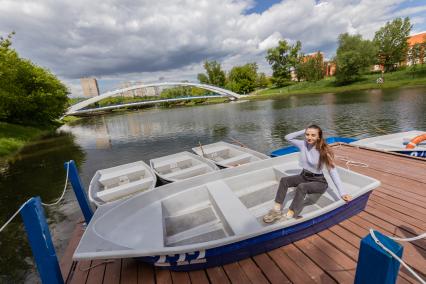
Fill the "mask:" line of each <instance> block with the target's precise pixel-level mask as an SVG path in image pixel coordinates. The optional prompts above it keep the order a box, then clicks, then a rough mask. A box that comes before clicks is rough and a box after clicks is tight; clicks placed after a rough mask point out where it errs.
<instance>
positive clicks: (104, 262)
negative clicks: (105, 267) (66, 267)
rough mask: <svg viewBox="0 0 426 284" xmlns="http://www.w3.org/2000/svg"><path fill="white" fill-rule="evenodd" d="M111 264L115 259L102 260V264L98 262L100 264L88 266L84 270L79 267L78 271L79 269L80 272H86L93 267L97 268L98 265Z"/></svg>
mask: <svg viewBox="0 0 426 284" xmlns="http://www.w3.org/2000/svg"><path fill="white" fill-rule="evenodd" d="M112 262H115V259H110V260H104V261H102V262H100V263H98V264H94V265H92V266H89V267H86V268H81V267H79V269H80V271H87V270H90V269H92V268H95V267H97V266H99V265H102V264H107V263H112Z"/></svg>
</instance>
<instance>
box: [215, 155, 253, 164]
mask: <svg viewBox="0 0 426 284" xmlns="http://www.w3.org/2000/svg"><path fill="white" fill-rule="evenodd" d="M252 156H253V155H250V154H248V153H243V154H241V155H238V156H235V157H232V158H229V159H226V160H222V161H220V163H221V164H223V165H230V164H241V163H242V162H244V163H246V162H248V161H250V158H251V157H252Z"/></svg>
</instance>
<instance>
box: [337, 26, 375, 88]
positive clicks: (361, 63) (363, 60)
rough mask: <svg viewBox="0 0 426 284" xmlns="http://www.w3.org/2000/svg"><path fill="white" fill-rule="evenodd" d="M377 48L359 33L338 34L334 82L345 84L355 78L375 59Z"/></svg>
mask: <svg viewBox="0 0 426 284" xmlns="http://www.w3.org/2000/svg"><path fill="white" fill-rule="evenodd" d="M376 54H377V49H376V47H375V45H374V44H373V42H371V41H369V40H363V39H362V37H361V35H349V34H348V33H344V34H341V35H339V47H338V48H337V51H336V58H335V61H336V82H337V83H338V84H347V83H350V82H352V81H355V80H357V79H358V78H359V77H360V76H361V73H362V72H363V71H364V70H365V69H366V68H368V67H370V66H371V65H372V64H374V62H375V60H376Z"/></svg>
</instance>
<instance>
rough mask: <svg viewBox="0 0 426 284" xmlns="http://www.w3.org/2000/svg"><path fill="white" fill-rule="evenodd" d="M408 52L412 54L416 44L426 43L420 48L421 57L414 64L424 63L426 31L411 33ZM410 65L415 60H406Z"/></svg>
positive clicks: (425, 59) (425, 57)
mask: <svg viewBox="0 0 426 284" xmlns="http://www.w3.org/2000/svg"><path fill="white" fill-rule="evenodd" d="M407 41H408V48H409V49H408V54H410V52H411V50H412V48H413V47H414V45H416V44H424V45H423V46H422V47H421V48H420V56H419V58H417V59H416V61H415V62H414V64H423V63H424V62H425V61H426V52H425V48H426V47H425V44H426V32H421V33H418V34H414V35H411V36H410V37H409V38H408V39H407ZM405 63H406V64H407V65H408V66H410V65H412V64H413V62H411V61H408V60H407V61H406V62H405Z"/></svg>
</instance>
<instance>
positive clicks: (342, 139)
mask: <svg viewBox="0 0 426 284" xmlns="http://www.w3.org/2000/svg"><path fill="white" fill-rule="evenodd" d="M355 141H357V139H354V138H346V137H328V138H326V139H325V142H326V143H327V144H332V143H339V142H341V143H347V144H349V143H352V142H355ZM296 152H299V149H298V148H297V147H295V146H287V147H284V148H280V149H277V150H274V151H272V152H271V154H270V156H271V157H279V156H283V155H287V154H291V153H296Z"/></svg>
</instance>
